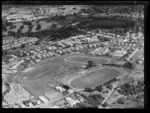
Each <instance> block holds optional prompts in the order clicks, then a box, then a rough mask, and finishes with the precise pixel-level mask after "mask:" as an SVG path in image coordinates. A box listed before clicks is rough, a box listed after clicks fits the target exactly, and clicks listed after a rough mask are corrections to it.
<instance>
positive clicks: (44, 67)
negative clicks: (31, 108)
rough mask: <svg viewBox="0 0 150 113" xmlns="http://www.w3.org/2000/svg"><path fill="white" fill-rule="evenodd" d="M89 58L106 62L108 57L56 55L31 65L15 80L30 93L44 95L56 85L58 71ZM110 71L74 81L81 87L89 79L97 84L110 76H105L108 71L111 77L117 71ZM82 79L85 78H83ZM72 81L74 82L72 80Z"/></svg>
mask: <svg viewBox="0 0 150 113" xmlns="http://www.w3.org/2000/svg"><path fill="white" fill-rule="evenodd" d="M68 58H71V59H68ZM65 59H67V60H65ZM89 60H92V61H93V60H94V61H95V62H96V63H97V62H99V63H104V62H108V60H109V59H108V60H107V59H104V58H100V57H91V56H85V55H78V54H71V55H65V56H58V57H55V58H53V59H48V60H46V61H45V62H42V63H39V64H37V65H35V66H33V67H31V68H32V70H28V71H25V72H20V75H19V76H18V77H17V78H16V80H17V81H18V82H19V83H20V84H21V85H22V86H23V87H24V88H26V89H27V90H28V91H29V92H30V93H32V94H33V95H35V96H36V97H39V96H41V95H44V94H45V93H46V92H48V91H51V90H53V88H52V87H54V86H57V84H58V83H57V82H56V81H55V79H61V78H62V77H61V76H57V73H58V72H60V71H63V70H65V69H66V68H70V67H72V66H73V67H74V66H77V65H81V63H85V62H87V61H89ZM111 71H112V70H111ZM111 71H109V72H106V73H105V74H104V75H101V76H100V77H98V75H96V74H95V72H94V76H96V77H92V75H88V76H89V77H90V78H89V77H87V78H86V77H83V78H82V79H81V80H82V81H84V82H83V83H80V82H81V80H79V81H78V80H76V81H77V84H79V86H80V87H81V88H82V87H84V84H85V85H88V84H89V83H90V82H87V81H90V80H92V81H94V82H96V84H98V82H100V79H101V78H103V79H101V80H102V81H104V78H105V79H107V78H110V76H107V77H105V75H107V74H109V73H110V74H111V77H113V76H116V74H115V73H117V72H116V71H113V73H112V72H111ZM98 72H99V73H102V72H103V71H98ZM96 73H97V72H96ZM91 74H92V73H91ZM60 77H61V78H60ZM69 78H70V77H69ZM71 78H72V77H71ZM88 78H89V80H88ZM99 78H100V79H99ZM83 79H85V80H83ZM97 79H98V80H97ZM66 81H67V80H66ZM68 81H69V79H68ZM86 82H87V83H86ZM72 83H73V84H74V82H72ZM90 84H91V85H89V86H93V83H90ZM75 85H76V84H75ZM82 85H83V86H82ZM94 85H95V84H94Z"/></svg>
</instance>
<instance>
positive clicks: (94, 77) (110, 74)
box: [70, 68, 120, 89]
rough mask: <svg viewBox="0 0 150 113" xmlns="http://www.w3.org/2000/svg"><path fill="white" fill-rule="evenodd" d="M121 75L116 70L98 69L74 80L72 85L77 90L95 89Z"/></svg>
mask: <svg viewBox="0 0 150 113" xmlns="http://www.w3.org/2000/svg"><path fill="white" fill-rule="evenodd" d="M118 75H120V72H119V71H117V70H115V69H109V68H106V69H97V70H94V71H91V72H89V73H88V74H85V75H83V76H79V77H77V78H76V79H74V80H72V81H71V83H70V85H71V86H72V87H74V88H77V89H84V88H85V87H87V88H93V87H95V86H98V85H100V84H103V83H104V82H106V81H108V80H109V79H110V78H114V77H117V76H118Z"/></svg>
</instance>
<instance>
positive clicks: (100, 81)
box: [1, 1, 145, 109]
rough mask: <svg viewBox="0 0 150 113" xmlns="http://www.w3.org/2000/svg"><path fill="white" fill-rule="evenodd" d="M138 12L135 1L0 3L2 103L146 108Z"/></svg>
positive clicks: (141, 19) (141, 24)
mask: <svg viewBox="0 0 150 113" xmlns="http://www.w3.org/2000/svg"><path fill="white" fill-rule="evenodd" d="M86 3H87V4H86ZM111 3H112V4H111ZM144 14H145V3H144V2H138V1H137V2H136V1H132V2H129V3H125V2H121V1H120V2H117V3H116V4H115V1H114V2H110V3H106V2H105V3H104V2H98V1H97V2H91V3H90V1H89V2H84V3H80V2H78V3H75V2H68V3H67V2H57V3H56V2H55V3H49V2H44V3H43V2H41V4H40V2H37V3H36V1H34V4H32V2H31V3H30V2H29V3H28V4H27V3H25V2H22V3H21V2H19V3H17V2H10V3H9V2H7V3H6V2H2V13H1V15H2V108H5V109H8V108H15V109H18V108H21V109H29V108H38V109H43V108H48V109H81V108H88V109H89V108H96V109H130V108H131V109H144Z"/></svg>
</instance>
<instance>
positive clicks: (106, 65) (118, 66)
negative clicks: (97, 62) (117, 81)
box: [102, 64, 122, 67]
mask: <svg viewBox="0 0 150 113" xmlns="http://www.w3.org/2000/svg"><path fill="white" fill-rule="evenodd" d="M102 66H116V67H122V66H121V65H118V64H102Z"/></svg>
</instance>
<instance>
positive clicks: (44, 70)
mask: <svg viewBox="0 0 150 113" xmlns="http://www.w3.org/2000/svg"><path fill="white" fill-rule="evenodd" d="M60 67H61V66H60V65H59V64H51V63H50V64H45V65H42V66H39V67H37V68H36V69H34V70H31V71H29V72H25V73H24V75H22V79H23V78H24V77H26V78H25V79H26V80H35V79H40V78H42V77H44V76H51V74H53V73H54V72H55V71H57V70H58V69H60Z"/></svg>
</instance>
